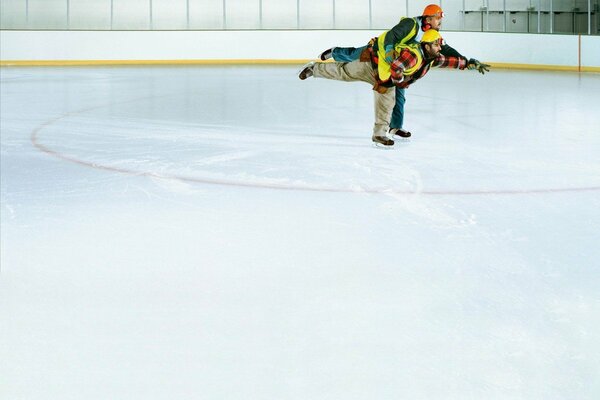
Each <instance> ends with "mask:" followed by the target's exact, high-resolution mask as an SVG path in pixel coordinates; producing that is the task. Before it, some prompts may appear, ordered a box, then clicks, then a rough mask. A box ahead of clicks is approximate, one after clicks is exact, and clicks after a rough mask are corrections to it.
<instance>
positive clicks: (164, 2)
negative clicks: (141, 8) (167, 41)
mask: <svg viewBox="0 0 600 400" xmlns="http://www.w3.org/2000/svg"><path fill="white" fill-rule="evenodd" d="M187 8H188V7H187V0H152V29H157V30H161V29H164V30H173V29H181V30H185V29H188V12H187Z"/></svg>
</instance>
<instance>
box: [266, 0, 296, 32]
mask: <svg viewBox="0 0 600 400" xmlns="http://www.w3.org/2000/svg"><path fill="white" fill-rule="evenodd" d="M297 27H298V0H262V28H263V29H296V28H297Z"/></svg>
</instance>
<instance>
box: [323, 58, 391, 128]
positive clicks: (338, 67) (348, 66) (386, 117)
mask: <svg viewBox="0 0 600 400" xmlns="http://www.w3.org/2000/svg"><path fill="white" fill-rule="evenodd" d="M313 75H314V77H315V78H325V79H333V80H336V81H345V82H356V81H362V82H367V83H370V84H371V85H375V83H376V80H375V76H376V72H375V70H374V69H373V67H372V66H371V63H370V62H362V61H358V60H357V61H352V62H349V63H342V62H326V63H322V62H317V63H315V66H314V68H313ZM373 95H374V96H375V125H374V126H373V136H385V135H386V133H387V131H388V128H389V126H390V119H391V116H392V110H393V109H394V103H395V101H396V93H395V90H394V88H393V87H391V88H388V89H387V91H386V92H385V93H383V94H382V93H378V92H376V91H373Z"/></svg>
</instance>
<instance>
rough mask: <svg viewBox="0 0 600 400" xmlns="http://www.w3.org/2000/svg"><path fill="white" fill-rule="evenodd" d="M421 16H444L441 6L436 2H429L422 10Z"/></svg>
mask: <svg viewBox="0 0 600 400" xmlns="http://www.w3.org/2000/svg"><path fill="white" fill-rule="evenodd" d="M423 17H439V18H444V12H443V11H442V7H440V6H438V5H437V4H430V5H428V6H427V7H425V9H424V10H423Z"/></svg>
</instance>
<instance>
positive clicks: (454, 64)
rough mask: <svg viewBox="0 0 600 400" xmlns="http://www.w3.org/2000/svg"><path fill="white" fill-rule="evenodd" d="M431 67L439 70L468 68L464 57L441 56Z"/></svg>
mask: <svg viewBox="0 0 600 400" xmlns="http://www.w3.org/2000/svg"><path fill="white" fill-rule="evenodd" d="M431 66H432V67H438V68H454V69H465V68H466V67H467V59H466V58H464V57H445V56H443V55H442V54H440V55H439V56H437V57H436V58H435V60H433V64H432V65H431Z"/></svg>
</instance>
